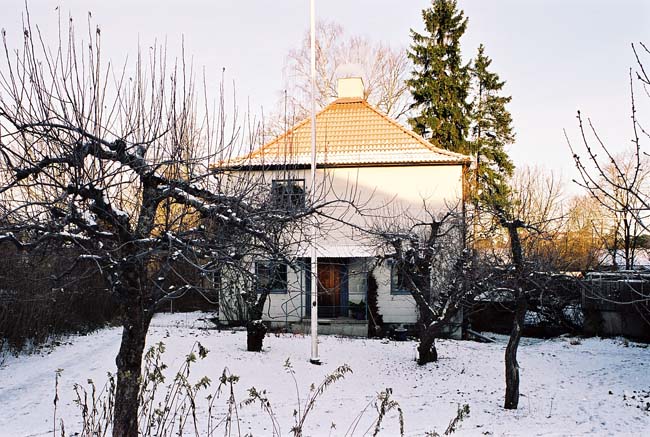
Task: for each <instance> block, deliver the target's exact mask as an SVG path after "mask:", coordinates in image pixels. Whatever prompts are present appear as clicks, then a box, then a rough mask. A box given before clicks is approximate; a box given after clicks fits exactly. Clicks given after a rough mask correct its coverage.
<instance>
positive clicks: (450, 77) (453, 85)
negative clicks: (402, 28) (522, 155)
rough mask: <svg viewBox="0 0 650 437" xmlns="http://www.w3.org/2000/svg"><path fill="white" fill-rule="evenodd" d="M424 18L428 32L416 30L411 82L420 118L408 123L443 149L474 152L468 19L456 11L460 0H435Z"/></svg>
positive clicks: (425, 11) (412, 49) (410, 51)
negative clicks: (463, 48) (463, 41)
mask: <svg viewBox="0 0 650 437" xmlns="http://www.w3.org/2000/svg"><path fill="white" fill-rule="evenodd" d="M422 18H423V20H424V27H425V30H426V32H424V33H422V34H421V33H418V32H416V31H414V30H413V29H411V38H413V43H412V44H411V47H410V50H409V53H408V55H409V58H410V59H411V60H412V61H413V65H414V71H413V74H412V77H411V79H409V80H407V82H406V83H407V85H408V86H409V87H410V89H411V94H412V95H413V100H414V103H413V104H412V105H411V109H414V110H415V111H416V113H417V115H416V116H414V117H413V118H411V119H409V122H410V123H411V126H412V127H413V130H414V131H415V132H417V133H419V134H420V135H422V136H423V137H425V138H426V139H429V140H432V141H433V142H434V143H437V145H438V146H440V147H442V148H445V149H448V150H452V151H454V152H460V153H467V154H469V152H470V150H469V143H468V141H467V136H468V131H469V125H470V122H469V112H470V111H469V109H470V108H469V104H468V102H467V98H468V94H469V88H470V76H469V67H468V65H464V64H463V61H462V58H461V53H460V38H461V36H462V35H463V33H465V29H466V27H467V18H465V17H464V16H463V11H458V10H457V9H456V0H433V2H432V6H431V8H428V9H424V10H423V11H422Z"/></svg>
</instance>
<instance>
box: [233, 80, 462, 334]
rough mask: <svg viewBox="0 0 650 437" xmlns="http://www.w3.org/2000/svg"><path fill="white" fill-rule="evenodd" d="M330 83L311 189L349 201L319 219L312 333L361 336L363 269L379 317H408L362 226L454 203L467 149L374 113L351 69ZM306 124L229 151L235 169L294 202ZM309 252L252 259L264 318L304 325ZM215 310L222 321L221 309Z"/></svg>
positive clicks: (305, 160)
mask: <svg viewBox="0 0 650 437" xmlns="http://www.w3.org/2000/svg"><path fill="white" fill-rule="evenodd" d="M338 91H339V96H338V99H337V100H335V101H334V102H332V103H331V104H329V105H328V106H327V107H326V108H325V109H323V110H322V111H320V112H319V113H318V114H317V116H316V147H317V156H316V160H317V185H318V188H317V193H318V196H320V197H321V200H323V199H325V200H333V201H334V200H337V199H339V200H341V199H342V200H348V201H353V202H354V204H355V205H356V206H357V208H358V209H349V208H348V206H347V204H346V203H342V204H336V206H333V207H332V208H331V211H330V213H331V215H332V216H335V217H338V218H340V219H341V220H340V221H339V220H335V219H331V220H324V221H323V222H321V223H320V227H321V232H320V236H319V240H318V243H317V253H318V279H319V286H318V289H319V290H318V301H319V324H320V325H321V326H322V327H319V332H324V333H327V332H339V333H348V334H354V335H366V332H367V320H368V312H367V310H366V309H365V303H366V302H367V301H368V299H367V293H368V283H369V281H368V279H369V274H370V270H372V275H373V276H374V279H375V282H376V284H377V290H376V293H377V303H378V307H379V312H380V314H381V315H382V317H383V321H384V323H387V324H395V325H398V324H405V325H408V324H413V323H415V322H416V320H417V310H416V306H415V303H414V301H413V298H412V297H411V296H410V294H409V293H408V292H407V291H405V290H401V289H400V287H399V283H398V278H397V275H396V274H395V272H394V271H393V269H392V268H391V266H390V265H389V264H388V263H379V264H378V263H376V262H375V259H376V258H375V256H376V255H377V248H376V245H375V246H373V243H372V239H371V238H370V237H368V235H366V234H364V232H363V229H367V228H368V227H371V226H374V225H376V224H377V223H378V221H381V220H384V221H386V220H388V221H390V220H399V219H400V217H404V216H406V215H408V216H409V217H419V216H423V215H424V214H425V207H426V209H427V211H432V210H436V209H438V210H442V209H445V208H449V207H454V208H458V209H461V208H462V202H463V198H464V183H463V182H464V174H465V171H466V169H467V168H468V166H469V163H470V158H469V157H467V156H465V155H461V154H457V153H453V152H450V151H447V150H443V149H440V148H437V147H434V146H433V145H432V144H431V143H429V142H428V141H426V140H425V139H424V138H422V137H421V136H419V135H417V134H415V133H414V132H412V131H410V130H409V129H406V128H405V127H403V126H402V125H400V124H399V123H398V122H396V121H395V120H393V119H391V118H389V117H388V116H386V115H385V114H383V113H381V112H379V111H378V110H377V109H376V108H374V107H373V106H371V105H370V104H368V102H366V101H365V100H364V98H363V95H364V93H363V91H364V90H363V82H362V81H361V79H360V78H348V79H342V80H340V81H339V86H338ZM310 129H311V127H310V119H307V120H304V121H302V122H301V123H299V124H297V125H296V126H294V127H293V128H291V129H289V130H288V131H287V132H285V133H284V134H282V135H281V136H279V137H278V138H276V139H274V140H273V141H271V142H269V143H267V144H265V145H264V146H262V147H261V148H259V149H257V150H254V151H253V152H251V153H250V154H247V155H246V156H243V157H241V158H239V159H238V160H237V162H238V163H239V164H238V168H239V169H238V171H247V172H264V175H265V179H266V180H272V184H273V188H272V192H273V193H277V194H278V195H279V196H283V199H284V200H283V201H284V202H287V203H288V204H296V205H298V204H300V203H301V202H304V197H303V196H304V195H305V192H306V191H308V190H309V188H310V186H311V179H310V163H311V130H310ZM342 222H345V223H347V224H341V223H342ZM459 244H461V243H460V242H459ZM309 253H310V251H309V250H304V251H302V252H301V253H295V254H293V255H294V256H295V259H296V260H297V262H296V263H295V265H291V266H269V265H267V264H265V263H263V262H258V263H257V264H256V266H255V269H256V273H257V275H258V280H259V281H262V282H264V283H265V285H266V286H268V287H270V288H271V289H272V292H271V294H270V296H269V299H268V302H267V304H266V305H267V306H266V309H265V312H264V314H265V316H264V317H265V319H267V320H268V321H269V322H270V323H271V324H272V325H286V326H287V327H291V328H292V329H294V330H300V329H308V326H309V318H310V316H311V314H310V305H309V302H310V293H311V290H310V288H311V287H310V281H309V277H310V274H309V264H310V262H309V261H310V259H309V258H308V256H309ZM221 317H222V321H224V322H226V321H227V320H226V318H227V315H226V314H225V312H222V316H221ZM358 319H360V320H358Z"/></svg>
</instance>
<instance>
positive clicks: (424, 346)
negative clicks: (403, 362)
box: [418, 329, 438, 366]
mask: <svg viewBox="0 0 650 437" xmlns="http://www.w3.org/2000/svg"><path fill="white" fill-rule="evenodd" d="M436 334H437V330H436V331H434V330H432V329H426V330H422V332H421V334H420V344H419V345H418V364H419V365H420V366H423V365H425V364H427V363H432V362H436V361H438V351H437V350H436Z"/></svg>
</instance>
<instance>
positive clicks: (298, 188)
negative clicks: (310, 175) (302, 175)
mask: <svg viewBox="0 0 650 437" xmlns="http://www.w3.org/2000/svg"><path fill="white" fill-rule="evenodd" d="M271 200H272V202H273V204H274V206H276V207H278V208H281V209H285V210H288V211H295V210H299V209H303V208H304V207H305V180H304V179H275V180H273V182H272V185H271Z"/></svg>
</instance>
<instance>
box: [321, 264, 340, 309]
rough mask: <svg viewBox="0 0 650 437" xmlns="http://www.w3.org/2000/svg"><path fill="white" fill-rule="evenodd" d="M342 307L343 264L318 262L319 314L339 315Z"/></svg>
mask: <svg viewBox="0 0 650 437" xmlns="http://www.w3.org/2000/svg"><path fill="white" fill-rule="evenodd" d="M340 309H341V266H340V265H339V264H333V263H318V314H319V316H321V317H338V316H339V315H340Z"/></svg>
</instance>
